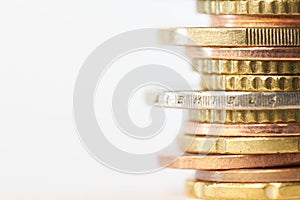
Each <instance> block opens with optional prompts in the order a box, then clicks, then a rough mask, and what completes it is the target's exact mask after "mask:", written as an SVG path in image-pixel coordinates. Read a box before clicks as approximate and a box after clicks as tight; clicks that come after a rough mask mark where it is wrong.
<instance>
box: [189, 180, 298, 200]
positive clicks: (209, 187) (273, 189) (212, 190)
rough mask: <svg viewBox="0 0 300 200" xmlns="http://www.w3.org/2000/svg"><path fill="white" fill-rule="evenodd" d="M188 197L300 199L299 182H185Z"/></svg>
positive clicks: (254, 199) (266, 199) (232, 199)
mask: <svg viewBox="0 0 300 200" xmlns="http://www.w3.org/2000/svg"><path fill="white" fill-rule="evenodd" d="M186 193H187V195H188V197H191V198H196V199H205V200H235V199H236V200H258V199H259V200H284V199H285V200H288V199H299V198H300V182H291V183H214V182H200V181H187V183H186Z"/></svg>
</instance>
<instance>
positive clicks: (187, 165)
mask: <svg viewBox="0 0 300 200" xmlns="http://www.w3.org/2000/svg"><path fill="white" fill-rule="evenodd" d="M159 163H160V164H161V166H167V167H169V168H175V169H191V170H229V169H254V168H266V167H283V166H284V167H287V166H298V165H299V164H300V154H268V155H195V154H185V155H183V156H180V157H178V156H160V157H159Z"/></svg>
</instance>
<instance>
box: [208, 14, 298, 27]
mask: <svg viewBox="0 0 300 200" xmlns="http://www.w3.org/2000/svg"><path fill="white" fill-rule="evenodd" d="M210 25H211V27H300V15H298V16H290V15H286V16H282V15H280V16H264V15H263V16H262V15H211V16H210Z"/></svg>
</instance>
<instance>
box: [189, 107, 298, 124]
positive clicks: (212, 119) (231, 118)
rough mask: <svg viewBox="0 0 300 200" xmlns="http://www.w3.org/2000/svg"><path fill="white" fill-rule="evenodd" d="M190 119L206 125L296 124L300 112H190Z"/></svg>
mask: <svg viewBox="0 0 300 200" xmlns="http://www.w3.org/2000/svg"><path fill="white" fill-rule="evenodd" d="M189 115H190V116H189V119H190V121H193V122H205V123H245V124H247V123H260V124H262V123H288V122H289V123H292V122H293V123H295V122H297V123H298V122H300V110H189Z"/></svg>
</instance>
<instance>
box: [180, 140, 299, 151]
mask: <svg viewBox="0 0 300 200" xmlns="http://www.w3.org/2000/svg"><path fill="white" fill-rule="evenodd" d="M299 144H300V137H205V136H204V137H203V136H192V135H184V136H182V137H181V140H180V147H181V149H182V150H183V151H185V152H186V153H200V154H204V153H207V154H232V155H245V154H278V153H300V148H299Z"/></svg>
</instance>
